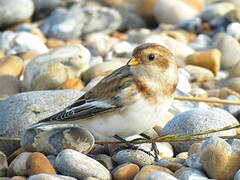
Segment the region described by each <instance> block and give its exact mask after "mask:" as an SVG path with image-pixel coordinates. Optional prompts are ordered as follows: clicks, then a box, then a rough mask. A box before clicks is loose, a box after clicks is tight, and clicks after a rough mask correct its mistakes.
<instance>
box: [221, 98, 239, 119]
mask: <svg viewBox="0 0 240 180" xmlns="http://www.w3.org/2000/svg"><path fill="white" fill-rule="evenodd" d="M226 99H227V100H230V101H240V99H239V98H238V97H236V96H233V95H230V96H228V97H227V98H226ZM223 109H225V110H226V111H228V112H229V113H231V114H232V115H236V113H237V112H238V111H240V105H232V104H224V105H223Z"/></svg>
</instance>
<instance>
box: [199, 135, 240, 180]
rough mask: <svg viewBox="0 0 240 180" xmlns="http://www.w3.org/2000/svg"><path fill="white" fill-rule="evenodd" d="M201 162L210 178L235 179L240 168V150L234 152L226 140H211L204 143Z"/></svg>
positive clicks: (215, 138) (213, 138) (216, 138)
mask: <svg viewBox="0 0 240 180" xmlns="http://www.w3.org/2000/svg"><path fill="white" fill-rule="evenodd" d="M238 148H239V146H238ZM236 150H237V151H236ZM200 160H201V163H202V165H203V167H204V170H205V171H206V172H207V174H208V176H209V177H210V178H214V179H219V180H223V179H224V180H230V179H233V177H234V175H235V174H236V172H237V171H238V170H239V168H240V165H239V164H240V163H239V161H240V158H239V149H235V150H234V149H233V148H232V147H231V145H230V144H228V143H227V142H226V141H225V140H224V139H221V138H218V137H212V138H209V139H207V140H206V141H205V142H204V143H203V145H202V146H201V150H200Z"/></svg>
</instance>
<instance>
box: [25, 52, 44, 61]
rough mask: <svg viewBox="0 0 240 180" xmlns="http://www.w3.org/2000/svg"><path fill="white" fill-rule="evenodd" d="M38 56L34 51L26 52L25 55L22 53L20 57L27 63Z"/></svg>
mask: <svg viewBox="0 0 240 180" xmlns="http://www.w3.org/2000/svg"><path fill="white" fill-rule="evenodd" d="M39 55H40V54H39V53H37V52H34V51H28V52H26V53H23V54H22V55H21V58H22V59H23V61H27V60H32V59H34V58H35V57H37V56H39Z"/></svg>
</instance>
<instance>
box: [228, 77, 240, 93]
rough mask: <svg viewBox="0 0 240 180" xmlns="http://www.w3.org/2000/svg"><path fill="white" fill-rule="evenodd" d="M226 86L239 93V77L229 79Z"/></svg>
mask: <svg viewBox="0 0 240 180" xmlns="http://www.w3.org/2000/svg"><path fill="white" fill-rule="evenodd" d="M226 86H227V87H228V88H230V89H233V90H234V91H236V92H238V93H240V77H234V78H230V79H228V80H227V82H226Z"/></svg>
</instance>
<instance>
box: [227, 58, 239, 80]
mask: <svg viewBox="0 0 240 180" xmlns="http://www.w3.org/2000/svg"><path fill="white" fill-rule="evenodd" d="M228 77H229V78H232V77H240V61H239V62H238V63H237V64H236V65H235V66H233V67H232V69H231V70H230V72H229V76H228Z"/></svg>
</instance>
